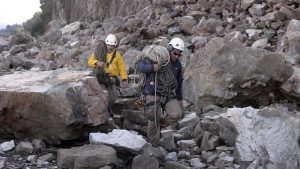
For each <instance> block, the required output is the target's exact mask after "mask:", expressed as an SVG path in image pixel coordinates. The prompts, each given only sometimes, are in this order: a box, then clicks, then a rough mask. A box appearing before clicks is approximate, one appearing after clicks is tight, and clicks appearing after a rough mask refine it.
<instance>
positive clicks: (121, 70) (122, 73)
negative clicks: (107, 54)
mask: <svg viewBox="0 0 300 169" xmlns="http://www.w3.org/2000/svg"><path fill="white" fill-rule="evenodd" d="M116 59H117V60H116V61H117V62H116V63H117V68H118V71H119V75H120V77H121V79H122V80H123V81H124V80H125V81H126V80H127V79H128V75H127V71H126V68H125V62H124V60H123V58H122V56H121V54H120V53H119V52H117V53H116Z"/></svg>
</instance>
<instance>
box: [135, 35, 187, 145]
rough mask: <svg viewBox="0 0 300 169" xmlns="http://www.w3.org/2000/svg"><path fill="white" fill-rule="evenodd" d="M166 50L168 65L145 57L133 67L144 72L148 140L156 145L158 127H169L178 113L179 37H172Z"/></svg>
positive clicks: (180, 47)
mask: <svg viewBox="0 0 300 169" xmlns="http://www.w3.org/2000/svg"><path fill="white" fill-rule="evenodd" d="M168 51H169V52H168V53H169V56H168V57H169V61H170V62H169V64H166V65H161V64H158V63H155V62H151V61H149V59H147V58H146V59H144V60H140V61H138V62H137V64H136V67H137V70H138V71H140V72H143V73H145V74H146V81H145V86H144V94H145V96H146V98H145V100H146V106H145V113H146V115H147V117H148V139H149V141H150V143H152V144H153V145H155V146H156V145H158V144H159V139H160V127H167V126H172V125H174V124H175V123H176V122H177V121H178V120H179V119H180V118H181V116H182V112H181V106H180V101H181V100H182V82H183V77H182V65H181V62H180V60H179V57H180V56H182V52H183V51H184V42H183V40H181V39H180V38H174V39H172V40H171V41H170V43H169V47H168ZM168 71H169V72H170V73H168Z"/></svg>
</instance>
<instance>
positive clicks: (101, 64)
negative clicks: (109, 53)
mask: <svg viewBox="0 0 300 169" xmlns="http://www.w3.org/2000/svg"><path fill="white" fill-rule="evenodd" d="M96 65H97V66H98V67H103V65H104V62H100V61H98V62H97V63H96Z"/></svg>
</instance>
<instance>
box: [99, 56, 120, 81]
mask: <svg viewBox="0 0 300 169" xmlns="http://www.w3.org/2000/svg"><path fill="white" fill-rule="evenodd" d="M115 57H116V50H115V51H114V53H113V55H112V58H111V59H110V61H107V58H106V56H105V57H104V58H103V61H104V63H105V64H106V67H107V68H109V66H110V65H111V64H112V62H113V61H114V59H115ZM94 71H95V72H94V74H95V76H96V78H97V80H98V83H99V84H104V85H105V86H106V87H109V86H111V85H113V84H116V85H117V87H119V86H120V81H119V79H118V78H117V77H110V75H109V73H107V72H105V71H104V68H103V67H98V68H96V69H94Z"/></svg>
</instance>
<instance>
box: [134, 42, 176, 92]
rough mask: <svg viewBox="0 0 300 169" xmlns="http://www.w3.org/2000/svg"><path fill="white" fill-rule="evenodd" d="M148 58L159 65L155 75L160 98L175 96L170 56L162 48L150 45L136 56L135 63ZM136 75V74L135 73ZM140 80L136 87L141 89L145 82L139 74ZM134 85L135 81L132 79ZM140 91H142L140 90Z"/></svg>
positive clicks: (142, 75) (174, 82)
mask: <svg viewBox="0 0 300 169" xmlns="http://www.w3.org/2000/svg"><path fill="white" fill-rule="evenodd" d="M145 58H148V59H149V60H150V61H151V62H153V63H157V64H160V65H161V69H160V71H159V72H158V73H157V75H155V76H157V83H156V85H155V86H156V87H155V88H156V90H157V93H159V94H160V95H161V96H175V89H176V88H177V85H178V84H177V80H176V77H175V75H174V73H173V72H172V71H173V67H172V63H171V62H170V55H169V51H168V49H167V48H165V47H162V46H156V45H150V46H147V47H145V48H144V49H143V51H142V52H141V53H140V54H139V55H138V56H137V60H136V62H137V61H139V60H143V59H145ZM136 73H137V72H136ZM140 76H141V80H140V81H139V82H138V83H137V86H140V87H143V86H144V83H145V81H146V75H145V74H144V73H140ZM134 83H135V79H134ZM140 90H142V89H140Z"/></svg>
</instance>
